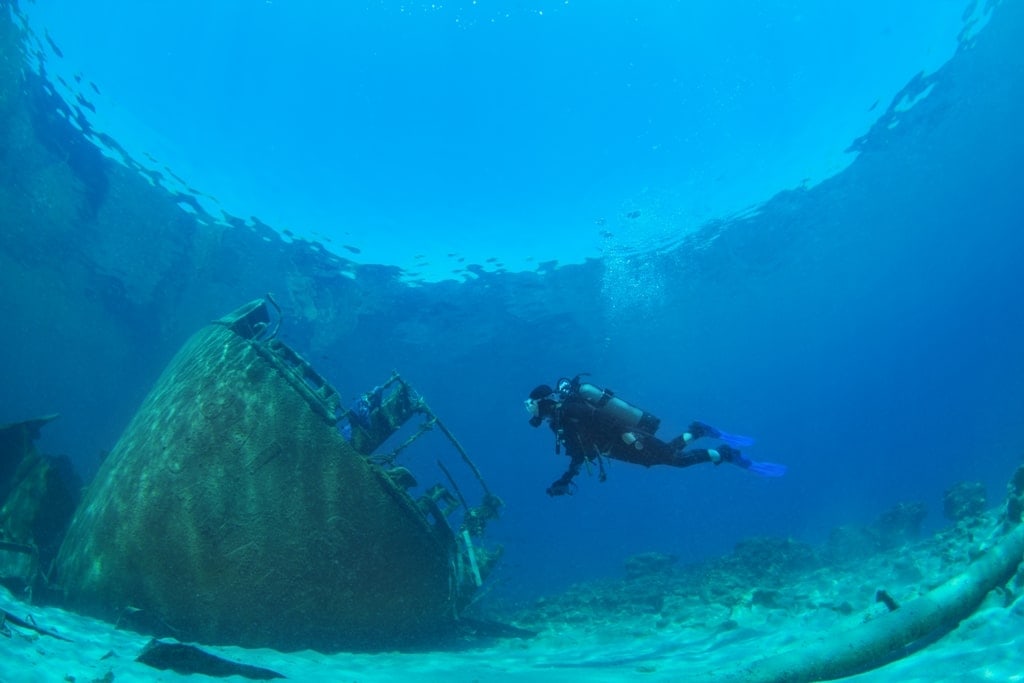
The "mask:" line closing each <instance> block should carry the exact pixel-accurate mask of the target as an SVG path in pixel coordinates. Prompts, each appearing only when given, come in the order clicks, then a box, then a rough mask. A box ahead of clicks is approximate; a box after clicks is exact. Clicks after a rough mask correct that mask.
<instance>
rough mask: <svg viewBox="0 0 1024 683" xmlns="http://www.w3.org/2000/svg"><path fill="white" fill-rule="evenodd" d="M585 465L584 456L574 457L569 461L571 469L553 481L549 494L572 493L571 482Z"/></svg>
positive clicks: (561, 494) (562, 494)
mask: <svg viewBox="0 0 1024 683" xmlns="http://www.w3.org/2000/svg"><path fill="white" fill-rule="evenodd" d="M582 467H583V456H582V455H581V456H578V457H573V459H572V461H571V462H570V463H569V469H567V470H566V471H565V473H564V474H563V475H562V476H561V477H559V478H558V479H556V480H555V481H554V482H552V484H551V486H549V487H548V490H547V494H548V495H549V496H564V495H565V494H567V493H570V488H569V486H570V484H572V479H573V477H575V476H576V475H577V474H579V473H580V469H581V468H582Z"/></svg>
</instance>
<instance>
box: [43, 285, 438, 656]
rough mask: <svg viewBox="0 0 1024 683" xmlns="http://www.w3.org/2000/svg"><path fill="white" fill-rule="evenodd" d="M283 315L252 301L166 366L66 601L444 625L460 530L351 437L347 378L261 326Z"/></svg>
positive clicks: (312, 624) (97, 502) (354, 624)
mask: <svg viewBox="0 0 1024 683" xmlns="http://www.w3.org/2000/svg"><path fill="white" fill-rule="evenodd" d="M268 323H269V315H268V311H267V308H266V305H265V303H264V302H263V301H257V302H253V303H251V304H249V305H247V306H246V307H243V308H242V309H239V310H238V311H236V312H235V313H233V314H231V315H229V316H227V317H225V318H224V319H222V320H220V321H217V322H216V323H214V324H211V325H209V326H208V327H206V328H204V329H202V330H201V331H200V332H198V333H197V334H195V335H194V336H193V337H192V338H191V339H190V340H189V341H188V343H187V344H186V345H185V346H184V347H183V348H182V349H181V351H179V353H178V354H177V355H176V356H175V358H174V359H173V361H172V362H171V363H170V365H169V366H168V367H167V369H166V370H165V371H164V373H163V374H162V376H161V377H160V379H159V380H158V381H157V383H156V385H155V386H154V388H153V389H152V391H151V392H150V394H149V395H148V397H147V398H146V399H145V401H144V403H143V404H142V406H141V407H140V409H139V411H138V413H137V414H136V415H135V417H134V418H133V420H132V421H131V423H130V424H129V426H128V428H127V429H126V431H125V432H124V434H123V435H122V437H121V439H120V440H119V441H118V443H117V445H116V447H115V448H114V449H113V451H112V452H111V453H110V455H109V456H108V458H107V460H106V461H105V462H104V464H103V466H102V468H101V470H100V472H99V473H98V475H97V477H96V480H95V482H94V483H93V484H92V485H91V487H90V488H89V490H88V491H87V492H86V495H85V497H84V499H83V501H82V504H81V505H80V507H79V509H78V511H77V513H76V515H75V518H74V520H73V522H72V524H71V527H70V529H69V530H68V533H67V536H66V538H65V540H64V543H63V545H62V547H61V550H60V554H59V557H58V563H57V570H58V573H57V580H58V582H59V583H60V585H61V586H62V588H63V590H64V591H65V594H66V597H67V600H68V602H69V604H70V605H71V606H73V607H76V608H78V609H80V610H82V611H85V612H88V613H91V614H94V615H96V616H100V617H103V618H107V619H111V620H116V619H118V618H121V617H122V616H123V615H124V614H125V613H126V611H128V612H131V613H135V612H137V611H138V610H142V611H144V612H145V613H146V614H148V616H149V617H150V620H151V621H155V622H156V623H161V624H165V625H166V626H167V627H168V629H169V631H170V632H171V633H172V634H174V635H175V636H177V637H178V638H179V639H183V640H196V641H200V642H207V643H231V644H238V645H244V646H267V647H274V648H278V649H284V650H289V649H299V648H316V649H334V648H339V647H348V646H374V645H381V644H386V643H393V642H396V641H402V640H405V639H409V638H416V637H418V636H420V635H424V634H427V633H430V632H434V631H436V630H438V628H439V627H440V626H442V625H443V624H446V623H450V622H451V620H452V618H453V617H454V609H455V605H456V604H457V602H458V595H457V592H458V580H457V577H456V576H455V571H456V569H455V564H456V563H455V562H454V561H453V558H454V553H455V548H454V541H453V539H452V534H451V531H450V529H447V528H446V527H444V525H440V524H436V523H432V522H431V521H430V520H428V518H427V517H426V516H425V515H424V514H423V513H422V512H421V510H420V509H419V507H417V505H416V503H415V502H414V501H413V500H412V499H411V498H410V497H409V496H408V495H407V494H406V492H405V491H404V490H402V489H400V488H398V487H396V486H395V484H393V483H392V482H391V480H390V479H389V478H388V477H387V476H386V475H385V474H384V473H383V472H382V471H381V470H380V469H379V468H378V467H376V466H375V465H373V464H372V463H370V462H369V461H368V460H367V459H366V458H364V457H363V456H362V455H360V454H359V453H357V452H356V451H355V450H353V448H352V447H351V445H350V444H349V443H348V442H347V441H346V440H345V439H344V438H342V436H341V435H340V434H339V433H338V430H337V428H336V418H337V394H336V393H335V392H334V391H333V389H331V388H330V387H329V386H328V385H327V384H326V383H325V382H322V380H319V377H318V376H316V375H315V373H313V372H312V370H311V369H310V368H309V366H308V365H306V364H305V363H304V362H302V361H301V359H300V358H299V357H298V356H297V355H295V354H294V352H292V351H291V350H290V349H288V348H287V347H285V346H284V345H283V344H280V343H278V342H273V341H272V340H271V341H265V340H261V339H260V337H261V336H262V335H264V334H265V331H266V327H267V324H268Z"/></svg>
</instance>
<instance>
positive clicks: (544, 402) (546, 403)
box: [523, 384, 555, 427]
mask: <svg viewBox="0 0 1024 683" xmlns="http://www.w3.org/2000/svg"><path fill="white" fill-rule="evenodd" d="M553 393H554V391H553V390H552V389H551V387H549V386H548V385H547V384H541V385H540V386H538V387H537V388H535V389H534V390H533V391H531V392H530V398H528V399H526V401H524V402H523V406H524V407H525V408H526V412H527V413H529V414H530V425H531V426H533V427H539V426H540V424H541V422H543V421H544V418H545V417H550V416H551V415H553V414H554V412H555V402H554V401H553V400H551V399H550V398H549V397H550V396H551V394H553Z"/></svg>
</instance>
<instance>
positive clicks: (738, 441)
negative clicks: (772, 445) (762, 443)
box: [715, 430, 754, 448]
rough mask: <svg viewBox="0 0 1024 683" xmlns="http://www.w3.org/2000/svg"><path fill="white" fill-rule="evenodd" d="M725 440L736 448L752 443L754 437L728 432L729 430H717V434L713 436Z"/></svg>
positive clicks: (751, 444)
mask: <svg viewBox="0 0 1024 683" xmlns="http://www.w3.org/2000/svg"><path fill="white" fill-rule="evenodd" d="M715 438H718V439H721V440H722V441H724V442H726V443H727V444H729V445H730V446H736V448H746V447H747V446H753V445H754V437H752V436H743V435H742V434H730V433H729V432H723V431H721V430H719V431H718V436H717V437H715Z"/></svg>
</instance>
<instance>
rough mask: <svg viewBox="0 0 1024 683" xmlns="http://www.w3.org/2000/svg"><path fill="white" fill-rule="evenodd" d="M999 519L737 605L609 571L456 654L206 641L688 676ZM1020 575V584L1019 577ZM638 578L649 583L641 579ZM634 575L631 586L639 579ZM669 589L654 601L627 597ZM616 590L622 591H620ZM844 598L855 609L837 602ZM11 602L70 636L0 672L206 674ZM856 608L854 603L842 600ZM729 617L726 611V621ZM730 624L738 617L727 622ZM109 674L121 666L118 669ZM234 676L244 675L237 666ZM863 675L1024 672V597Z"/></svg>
mask: <svg viewBox="0 0 1024 683" xmlns="http://www.w3.org/2000/svg"><path fill="white" fill-rule="evenodd" d="M993 524H994V517H993V518H991V519H990V520H989V521H987V522H986V523H985V525H984V527H983V528H980V529H979V528H977V527H976V528H975V529H974V533H973V534H967V533H965V532H964V531H963V530H962V529H961V530H959V531H958V530H949V531H946V532H943V533H942V534H939V535H937V536H936V537H934V538H931V539H927V540H925V541H921V542H916V543H910V544H906V545H903V546H901V547H898V548H895V549H893V550H892V551H890V552H888V553H882V554H878V555H876V556H874V557H871V558H866V559H864V560H863V561H858V562H854V563H851V564H850V565H848V566H844V567H842V568H833V567H829V568H827V569H821V568H818V569H815V570H812V571H806V572H803V573H800V574H798V575H796V576H794V577H792V579H791V580H789V582H788V583H786V585H785V586H784V587H783V588H782V589H781V590H778V591H772V592H771V594H772V595H774V596H775V598H774V599H771V600H768V601H767V602H768V604H765V601H764V600H763V599H760V598H758V597H757V587H756V586H750V587H749V588H748V589H746V590H740V591H739V592H738V593H737V594H736V596H735V600H734V602H733V604H732V605H731V606H728V605H726V604H725V603H726V602H728V601H729V600H730V599H731V598H726V600H725V601H724V602H723V601H722V600H719V601H717V602H716V601H710V602H709V601H707V600H705V599H703V598H700V597H699V596H695V595H690V594H687V592H686V590H685V586H686V584H685V583H682V584H681V583H680V581H679V579H678V578H676V579H666V578H664V577H662V578H658V577H656V576H654V577H641V578H640V579H633V582H634V583H632V584H630V583H628V582H625V581H619V582H613V581H603V582H595V583H593V584H588V585H581V586H576V587H574V588H573V589H571V590H570V591H568V592H567V593H566V594H565V595H562V596H552V597H551V598H550V599H549V600H546V601H545V602H544V603H543V604H541V605H538V606H537V607H536V608H531V610H529V611H527V612H526V613H521V614H519V615H516V616H518V619H517V623H519V624H520V625H522V626H526V627H528V628H534V629H538V630H541V633H540V634H539V635H538V636H537V637H535V638H532V639H515V638H513V639H506V640H501V641H491V642H487V643H484V644H479V645H476V646H467V647H465V648H463V649H459V650H453V651H446V652H441V651H437V652H411V653H397V652H395V653H381V654H348V653H342V654H336V655H330V656H328V655H323V654H319V653H315V652H310V651H305V652H298V653H288V654H282V653H278V652H275V651H272V650H247V649H242V648H235V647H208V646H204V648H203V649H204V650H206V651H208V652H211V653H213V654H216V655H219V656H221V657H224V658H227V659H231V660H234V661H238V662H242V663H246V664H250V665H254V666H260V667H265V668H268V669H272V670H274V671H277V672H279V673H281V674H283V675H285V676H287V678H288V679H289V680H295V681H322V680H325V681H359V682H371V681H372V682H376V681H410V680H416V681H445V682H446V683H462V682H465V683H469V682H471V681H506V680H517V681H570V680H571V681H577V680H586V681H688V680H694V681H698V680H708V679H709V677H713V675H714V674H715V673H720V672H722V671H725V670H728V669H729V668H730V667H731V666H732V665H734V664H736V663H739V662H742V661H748V660H750V659H753V658H756V657H758V656H761V655H764V654H768V653H771V652H773V651H775V650H777V649H781V648H786V647H790V646H792V645H794V644H799V643H800V642H801V641H802V640H806V639H811V638H815V637H819V636H821V635H822V634H825V633H829V632H831V630H833V629H837V628H845V627H849V626H852V625H855V624H856V623H858V622H862V621H864V620H865V619H870V618H872V617H873V616H877V615H878V614H881V613H882V612H884V611H885V609H886V608H885V607H884V606H882V605H880V604H878V603H876V602H875V601H874V595H875V591H876V590H877V589H878V588H881V587H884V588H885V589H886V590H887V591H889V592H890V593H891V594H892V595H893V596H894V597H897V596H898V597H897V599H898V600H900V601H904V600H908V599H910V598H912V597H915V596H916V595H919V594H920V593H923V592H925V591H927V590H929V589H930V588H932V587H934V586H935V585H938V584H939V583H941V582H942V581H944V580H945V579H946V578H948V577H949V576H952V575H954V574H955V573H957V572H958V571H959V569H960V568H962V567H963V566H964V565H965V564H966V562H967V551H968V549H969V547H970V546H973V544H976V543H977V542H979V541H978V540H977V539H980V538H985V537H987V536H988V535H989V534H990V533H991V530H992V528H993ZM1021 578H1022V577H1021V574H1020V573H1018V576H1017V577H1016V578H1015V580H1014V581H1011V584H1010V585H1011V586H1017V585H1020V580H1021ZM636 582H640V583H636ZM631 587H632V588H631ZM652 587H653V589H654V590H655V591H663V592H664V593H665V594H664V595H663V596H662V597H664V600H663V602H661V604H660V607H658V608H657V609H654V610H651V609H646V610H645V609H643V608H639V607H637V606H636V605H634V604H632V603H630V600H629V599H628V598H624V597H623V595H624V594H625V593H628V592H629V591H630V590H635V589H638V588H639V589H641V592H642V591H643V590H647V589H651V588H652ZM616 601H617V602H616ZM844 603H845V604H846V605H848V606H849V609H842V610H838V609H836V606H837V605H842V604H844ZM0 608H3V609H4V610H7V611H8V612H10V613H12V614H14V615H16V616H18V617H19V618H22V619H25V618H27V617H28V616H29V615H31V616H32V618H33V619H34V620H35V623H36V624H37V625H38V626H40V627H42V628H45V629H47V630H50V631H54V632H57V633H59V634H61V635H62V636H64V637H67V638H70V639H71V641H72V642H65V641H62V640H59V639H56V638H52V637H48V636H45V635H40V634H38V633H36V632H34V631H32V630H29V629H25V628H22V627H17V626H13V625H11V624H8V627H9V629H10V631H11V633H10V635H9V636H4V637H0V653H2V656H0V681H3V682H5V683H6V682H10V683H18V682H20V681H72V680H73V681H77V682H83V681H96V680H101V679H104V677H105V676H106V677H107V679H106V680H112V681H116V682H118V683H122V682H127V681H177V680H188V681H193V682H195V681H202V680H212V679H208V678H207V677H206V676H199V675H193V676H188V677H187V678H186V677H185V676H182V675H179V674H176V673H173V672H169V671H159V670H156V669H152V668H150V667H148V666H146V665H143V664H141V663H138V662H135V661H134V660H135V657H136V656H137V655H138V653H139V652H140V651H141V650H142V648H143V646H144V645H145V644H146V643H147V642H148V640H149V637H148V636H144V635H139V634H136V633H132V632H129V631H123V630H115V629H114V628H113V627H112V626H111V625H110V624H108V623H105V622H101V621H97V620H94V619H89V618H84V617H81V616H79V615H76V614H73V613H70V612H67V611H64V610H60V609H56V608H44V607H37V606H30V605H25V604H23V603H20V602H18V601H17V600H15V599H14V598H13V597H12V596H11V594H10V593H9V592H7V591H2V590H0ZM844 611H845V612H847V613H846V614H844V613H843V612H844ZM727 619H728V620H729V621H728V622H726V620H727ZM723 623H727V624H728V625H727V626H723ZM109 675H112V676H113V678H110V677H109ZM230 680H235V681H240V680H245V679H242V678H238V677H232V678H231V679H230ZM849 680H855V681H899V682H901V683H906V682H909V681H922V682H924V681H928V682H932V681H940V680H943V681H947V680H955V681H1018V680H1024V600H1021V599H1020V598H1019V597H1018V596H1016V595H1012V594H1010V593H998V592H996V593H993V594H991V595H990V596H989V598H988V600H987V601H986V602H985V603H984V604H983V605H982V607H981V608H980V609H979V610H978V611H977V612H976V613H975V614H974V615H973V616H972V617H970V618H969V619H967V620H965V621H964V622H962V623H961V624H960V626H959V627H958V628H956V629H955V630H953V631H951V632H950V633H948V634H947V635H945V636H944V637H943V638H941V639H940V640H938V641H937V642H935V643H932V644H931V645H929V646H927V647H925V648H923V649H921V650H919V651H917V652H916V653H914V654H912V655H910V656H908V657H906V658H904V659H901V660H898V661H895V662H892V663H890V664H888V665H886V666H883V667H881V668H877V669H875V670H873V671H870V672H867V673H863V674H861V675H859V676H855V677H852V678H850V679H849Z"/></svg>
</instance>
